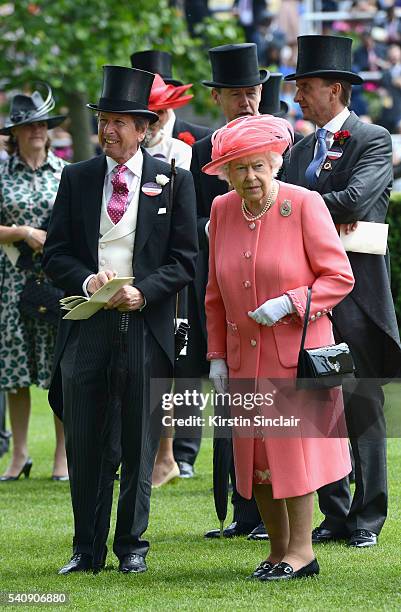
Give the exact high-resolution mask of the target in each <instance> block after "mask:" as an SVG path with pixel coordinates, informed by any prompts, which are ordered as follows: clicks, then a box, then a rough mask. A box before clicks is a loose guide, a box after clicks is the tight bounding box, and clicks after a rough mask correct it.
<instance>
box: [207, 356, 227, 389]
mask: <svg viewBox="0 0 401 612" xmlns="http://www.w3.org/2000/svg"><path fill="white" fill-rule="evenodd" d="M209 380H211V381H212V383H213V386H214V388H215V389H216V391H217V393H227V391H228V368H227V364H226V362H225V360H224V359H212V361H211V362H210V372H209Z"/></svg>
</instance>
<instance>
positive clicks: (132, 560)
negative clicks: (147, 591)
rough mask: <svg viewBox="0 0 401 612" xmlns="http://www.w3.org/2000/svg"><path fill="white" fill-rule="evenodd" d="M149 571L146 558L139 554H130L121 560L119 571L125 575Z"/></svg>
mask: <svg viewBox="0 0 401 612" xmlns="http://www.w3.org/2000/svg"><path fill="white" fill-rule="evenodd" d="M147 569H148V567H147V565H146V563H145V558H144V557H142V555H138V554H137V553H129V554H128V555H125V556H124V557H121V559H120V565H119V566H118V571H119V572H123V574H141V573H142V572H146V570H147Z"/></svg>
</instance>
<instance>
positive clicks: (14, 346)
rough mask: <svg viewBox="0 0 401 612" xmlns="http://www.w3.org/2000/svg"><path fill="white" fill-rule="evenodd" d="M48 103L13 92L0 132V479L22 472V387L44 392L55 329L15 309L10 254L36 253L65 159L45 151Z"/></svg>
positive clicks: (25, 466) (20, 283) (18, 274)
mask: <svg viewBox="0 0 401 612" xmlns="http://www.w3.org/2000/svg"><path fill="white" fill-rule="evenodd" d="M53 108H54V100H53V97H52V95H51V90H50V88H48V95H47V99H46V101H44V100H43V98H42V96H41V95H40V93H39V92H37V91H35V92H34V93H33V94H32V96H26V95H21V94H18V95H16V96H14V97H13V99H12V102H11V109H10V117H9V120H8V121H7V122H6V124H5V127H4V128H3V129H1V130H0V134H5V135H8V136H9V140H8V152H9V155H10V157H9V159H7V160H6V161H4V162H3V163H2V164H1V166H0V247H1V248H2V251H3V253H2V257H0V389H1V390H3V391H6V392H8V407H9V414H10V422H11V431H12V435H13V455H12V459H11V462H10V464H9V466H8V468H7V470H6V472H5V473H4V475H3V476H2V477H0V481H2V482H5V481H12V480H17V479H18V478H19V477H20V476H21V474H24V475H25V477H28V476H29V473H30V470H31V467H32V460H31V459H30V458H29V455H28V447H27V438H28V423H29V416H30V412H31V399H30V389H29V388H30V386H31V385H37V386H38V387H42V388H44V389H46V388H48V385H49V383H50V373H51V366H52V359H53V351H54V343H55V334H56V330H55V328H54V327H53V326H52V325H49V324H48V323H46V322H45V321H40V320H38V319H33V318H28V317H24V316H22V315H21V314H20V311H19V308H18V302H19V297H20V295H21V292H22V290H23V288H24V285H25V281H26V279H27V272H26V271H25V270H21V269H19V268H17V267H16V266H15V263H16V258H17V255H18V251H17V249H16V247H15V246H14V245H13V243H17V242H19V241H25V243H26V244H27V245H28V246H29V247H30V248H31V249H32V250H33V251H34V252H35V253H41V251H42V248H43V244H44V241H45V239H46V232H45V231H44V230H43V229H40V228H43V227H46V226H47V223H48V221H49V217H50V212H51V209H52V206H53V202H54V199H55V197H56V193H57V189H58V184H59V180H60V176H61V171H62V168H63V166H64V165H65V162H64V161H62V160H61V159H59V158H58V157H56V156H55V155H54V154H53V153H52V152H51V151H50V150H49V145H50V141H49V138H48V134H47V130H48V129H51V128H52V127H55V126H56V125H58V124H60V123H61V122H62V121H64V119H65V117H64V116H60V115H59V116H53V117H51V116H49V112H50V111H51V110H52V109H53ZM55 428H56V451H55V457H54V467H53V476H52V478H53V479H54V480H66V479H68V475H67V474H68V471H67V462H66V457H65V448H64V433H63V426H62V423H61V422H60V421H59V420H58V419H57V417H55Z"/></svg>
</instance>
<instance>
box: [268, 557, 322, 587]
mask: <svg viewBox="0 0 401 612" xmlns="http://www.w3.org/2000/svg"><path fill="white" fill-rule="evenodd" d="M319 571H320V568H319V563H318V562H317V559H313V561H311V562H310V563H308V565H304V566H303V567H301V568H300V569H299V570H297V571H296V572H294V570H293V567H292V566H291V565H290V564H289V563H285V562H284V561H282V562H281V563H276V565H274V566H273V568H272V569H271V570H270V571H268V570H267V571H262V573H261V574H259V576H257V580H261V581H262V582H270V581H271V582H273V581H274V580H276V581H277V580H293V579H294V578H308V577H310V576H317V575H318V573H319Z"/></svg>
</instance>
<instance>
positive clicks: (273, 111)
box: [259, 72, 288, 117]
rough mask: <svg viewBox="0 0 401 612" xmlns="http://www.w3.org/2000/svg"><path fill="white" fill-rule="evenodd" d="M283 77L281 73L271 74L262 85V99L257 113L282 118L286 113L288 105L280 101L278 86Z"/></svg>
mask: <svg viewBox="0 0 401 612" xmlns="http://www.w3.org/2000/svg"><path fill="white" fill-rule="evenodd" d="M282 78H283V75H282V74H281V72H271V73H270V78H269V80H268V81H266V83H263V85H262V97H261V99H260V104H259V112H260V114H262V115H274V116H275V117H284V116H285V115H286V114H287V113H288V104H287V102H284V100H280V86H281V80H282Z"/></svg>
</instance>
